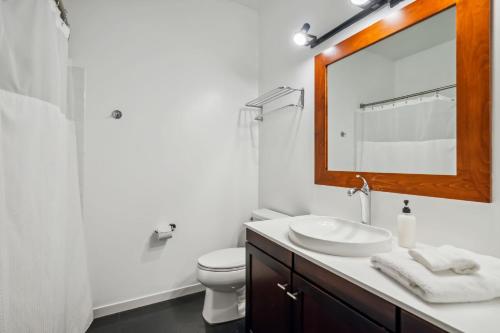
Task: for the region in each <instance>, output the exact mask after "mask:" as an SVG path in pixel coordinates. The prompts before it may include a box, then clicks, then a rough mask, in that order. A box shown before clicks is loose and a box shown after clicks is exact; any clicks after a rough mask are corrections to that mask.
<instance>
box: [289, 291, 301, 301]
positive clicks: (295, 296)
mask: <svg viewBox="0 0 500 333" xmlns="http://www.w3.org/2000/svg"><path fill="white" fill-rule="evenodd" d="M286 294H287V295H288V297H290V298H291V299H293V300H294V301H296V300H297V299H298V296H299V293H298V292H295V293H293V294H292V293H291V292H289V291H287V292H286Z"/></svg>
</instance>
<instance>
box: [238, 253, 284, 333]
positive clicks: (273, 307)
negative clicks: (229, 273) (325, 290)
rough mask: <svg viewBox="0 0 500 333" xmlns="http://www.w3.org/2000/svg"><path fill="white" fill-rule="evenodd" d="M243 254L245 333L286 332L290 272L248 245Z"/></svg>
mask: <svg viewBox="0 0 500 333" xmlns="http://www.w3.org/2000/svg"><path fill="white" fill-rule="evenodd" d="M246 251H247V268H246V269H247V272H246V274H247V278H246V294H247V295H246V302H247V303H246V330H247V332H253V333H269V332H273V333H285V332H289V331H290V320H291V319H290V307H291V304H290V301H289V298H288V297H287V295H286V292H287V291H288V290H289V287H290V285H291V270H290V269H289V268H287V267H286V266H284V265H283V264H281V263H280V262H278V261H276V260H275V259H273V258H272V257H270V256H269V255H267V254H265V253H264V252H262V251H260V250H259V249H257V248H256V247H254V246H252V245H251V244H249V243H247V245H246Z"/></svg>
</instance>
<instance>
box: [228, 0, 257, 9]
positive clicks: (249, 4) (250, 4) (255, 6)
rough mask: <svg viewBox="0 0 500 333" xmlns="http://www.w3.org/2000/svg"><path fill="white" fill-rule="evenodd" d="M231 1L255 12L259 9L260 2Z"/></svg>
mask: <svg viewBox="0 0 500 333" xmlns="http://www.w3.org/2000/svg"><path fill="white" fill-rule="evenodd" d="M231 1H234V2H237V3H239V4H242V5H243V6H247V7H250V8H252V9H255V10H259V9H260V1H261V0H231Z"/></svg>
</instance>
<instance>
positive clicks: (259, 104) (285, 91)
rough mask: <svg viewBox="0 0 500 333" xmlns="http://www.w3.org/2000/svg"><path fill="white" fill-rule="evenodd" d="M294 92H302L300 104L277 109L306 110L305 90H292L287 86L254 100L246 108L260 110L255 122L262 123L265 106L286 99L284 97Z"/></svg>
mask: <svg viewBox="0 0 500 333" xmlns="http://www.w3.org/2000/svg"><path fill="white" fill-rule="evenodd" d="M294 92H300V99H299V102H298V103H297V104H288V105H285V106H282V107H279V108H277V109H283V108H286V107H298V108H300V109H301V110H302V109H303V108H304V88H302V89H296V88H291V87H287V86H282V87H278V88H276V89H273V90H271V91H269V92H267V93H265V94H263V95H261V96H259V97H257V98H256V99H253V100H251V101H250V102H248V103H246V104H245V106H246V107H250V108H257V109H259V110H260V112H259V115H258V116H257V117H256V118H255V120H259V121H262V120H264V115H263V112H264V105H266V104H268V103H271V102H273V101H275V100H277V99H278V98H281V97H284V96H286V95H289V94H291V93H294ZM277 109H276V110H277Z"/></svg>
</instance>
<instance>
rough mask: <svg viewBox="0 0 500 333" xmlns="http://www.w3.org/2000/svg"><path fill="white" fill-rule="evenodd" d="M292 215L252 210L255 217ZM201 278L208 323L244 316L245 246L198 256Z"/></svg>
mask: <svg viewBox="0 0 500 333" xmlns="http://www.w3.org/2000/svg"><path fill="white" fill-rule="evenodd" d="M285 217H289V216H288V215H285V214H281V213H278V212H275V211H272V210H269V209H258V210H255V211H253V212H252V221H262V220H272V219H279V218H285ZM198 281H200V283H201V284H203V285H204V286H205V287H206V293H205V304H204V306H203V318H205V320H206V321H207V322H208V323H209V324H217V323H223V322H226V321H231V320H235V319H239V318H242V317H244V316H245V248H244V247H237V248H229V249H222V250H217V251H213V252H210V253H207V254H205V255H203V256H201V257H200V258H198Z"/></svg>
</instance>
